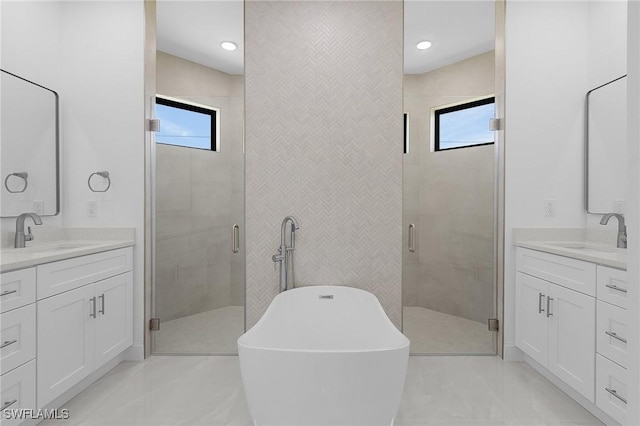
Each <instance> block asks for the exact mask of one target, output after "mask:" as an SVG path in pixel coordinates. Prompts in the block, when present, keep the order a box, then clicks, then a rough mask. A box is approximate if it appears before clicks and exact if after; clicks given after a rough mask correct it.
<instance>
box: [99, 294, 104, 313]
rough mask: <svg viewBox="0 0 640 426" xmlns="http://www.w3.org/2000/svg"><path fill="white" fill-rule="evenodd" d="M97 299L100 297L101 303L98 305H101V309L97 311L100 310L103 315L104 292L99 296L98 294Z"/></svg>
mask: <svg viewBox="0 0 640 426" xmlns="http://www.w3.org/2000/svg"><path fill="white" fill-rule="evenodd" d="M98 299H102V300H101V304H100V306H102V309H100V310H99V311H98V312H100V313H101V314H102V315H104V293H102V294H101V295H100V296H98Z"/></svg>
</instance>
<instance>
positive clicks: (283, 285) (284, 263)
mask: <svg viewBox="0 0 640 426" xmlns="http://www.w3.org/2000/svg"><path fill="white" fill-rule="evenodd" d="M289 223H290V224H291V232H290V237H289V245H287V225H288V224H289ZM297 229H300V225H299V224H298V219H296V218H295V217H293V216H287V217H285V218H284V219H283V220H282V225H281V226H280V247H279V248H278V253H277V254H274V255H273V256H272V258H271V259H272V260H273V262H274V263H278V262H280V292H283V291H286V290H287V288H288V287H289V279H288V276H289V265H291V284H292V287H293V286H295V282H294V275H293V251H294V250H295V248H296V247H295V246H296V230H297Z"/></svg>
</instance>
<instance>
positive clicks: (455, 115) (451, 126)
mask: <svg viewBox="0 0 640 426" xmlns="http://www.w3.org/2000/svg"><path fill="white" fill-rule="evenodd" d="M494 116H495V98H493V97H491V98H485V99H480V100H477V101H473V102H466V103H464V104H460V105H454V106H450V107H446V108H440V109H436V110H435V111H434V151H446V150H448V149H456V148H466V147H470V146H478V145H490V144H492V143H493V142H494V135H493V131H491V130H489V120H490V119H492V118H493V117H494Z"/></svg>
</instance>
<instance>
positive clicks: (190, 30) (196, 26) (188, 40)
mask: <svg viewBox="0 0 640 426" xmlns="http://www.w3.org/2000/svg"><path fill="white" fill-rule="evenodd" d="M156 14H157V15H156V16H157V18H156V19H157V49H158V50H160V51H162V52H166V53H169V54H171V55H174V56H179V57H181V58H184V59H188V60H190V61H193V62H197V63H199V64H202V65H205V66H208V67H211V68H215V69H217V70H220V71H222V72H226V73H227V74H243V73H244V64H243V62H244V5H243V2H242V1H241V0H226V1H217V0H208V1H204V0H196V1H194V0H159V1H158V2H157V5H156ZM223 41H232V42H234V43H235V44H237V45H238V48H237V49H236V50H234V51H233V52H229V51H227V50H224V49H223V48H222V47H220V43H221V42H223Z"/></svg>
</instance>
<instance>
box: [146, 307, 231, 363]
mask: <svg viewBox="0 0 640 426" xmlns="http://www.w3.org/2000/svg"><path fill="white" fill-rule="evenodd" d="M242 333H244V307H243V306H226V307H224V308H219V309H213V310H211V311H206V312H201V313H199V314H194V315H189V316H186V317H182V318H177V319H174V320H171V321H167V322H163V323H161V324H160V330H159V331H158V332H157V333H156V336H155V339H156V342H155V350H154V353H156V354H182V353H190V354H218V355H220V354H237V353H238V343H237V341H238V337H240V336H241V335H242Z"/></svg>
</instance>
